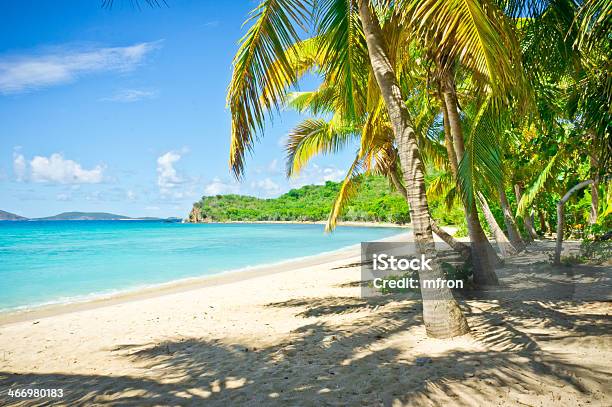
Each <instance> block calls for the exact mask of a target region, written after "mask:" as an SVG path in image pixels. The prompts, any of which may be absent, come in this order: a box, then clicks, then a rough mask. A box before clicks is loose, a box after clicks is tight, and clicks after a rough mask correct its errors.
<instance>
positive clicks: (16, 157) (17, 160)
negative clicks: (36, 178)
mask: <svg viewBox="0 0 612 407" xmlns="http://www.w3.org/2000/svg"><path fill="white" fill-rule="evenodd" d="M26 170H27V163H26V160H25V157H24V156H23V154H18V153H13V172H14V173H15V178H16V179H17V181H24V180H25V177H26Z"/></svg>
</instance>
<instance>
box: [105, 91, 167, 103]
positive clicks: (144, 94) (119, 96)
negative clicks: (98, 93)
mask: <svg viewBox="0 0 612 407" xmlns="http://www.w3.org/2000/svg"><path fill="white" fill-rule="evenodd" d="M156 97H157V91H154V90H142V89H122V90H119V91H117V92H115V94H114V95H113V96H111V97H108V98H103V99H101V100H102V101H104V102H121V103H132V102H138V101H139V100H146V99H154V98H156Z"/></svg>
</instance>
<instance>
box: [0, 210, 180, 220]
mask: <svg viewBox="0 0 612 407" xmlns="http://www.w3.org/2000/svg"><path fill="white" fill-rule="evenodd" d="M2 220H7V221H27V220H35V221H55V220H165V221H169V222H180V221H181V219H180V218H153V217H142V218H132V217H129V216H124V215H116V214H114V213H107V212H62V213H60V214H57V215H53V216H46V217H44V218H32V219H29V218H26V217H23V216H19V215H15V214H14V213H10V212H6V211H0V221H2Z"/></svg>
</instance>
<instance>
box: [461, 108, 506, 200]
mask: <svg viewBox="0 0 612 407" xmlns="http://www.w3.org/2000/svg"><path fill="white" fill-rule="evenodd" d="M490 101H491V99H490V98H487V99H486V100H485V102H484V103H482V105H481V106H480V109H479V111H478V114H477V115H476V117H475V118H474V120H473V124H472V131H471V132H470V136H469V139H468V141H467V144H466V148H465V153H464V155H463V158H462V159H461V162H460V163H459V168H458V183H459V186H460V191H461V194H462V197H463V200H464V202H465V203H466V204H467V205H468V206H471V205H472V204H473V202H474V195H475V193H476V191H478V190H487V189H489V190H491V189H492V190H495V189H496V188H497V186H499V185H502V183H503V178H504V174H503V168H502V160H501V152H500V149H499V145H500V142H499V135H500V133H501V128H500V123H499V117H498V115H497V113H496V112H495V109H493V108H492V107H491V103H490Z"/></svg>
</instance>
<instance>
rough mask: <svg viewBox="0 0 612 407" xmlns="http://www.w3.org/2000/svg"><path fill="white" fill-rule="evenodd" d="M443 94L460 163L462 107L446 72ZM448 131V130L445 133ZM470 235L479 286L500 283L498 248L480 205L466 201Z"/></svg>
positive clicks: (457, 159)
mask: <svg viewBox="0 0 612 407" xmlns="http://www.w3.org/2000/svg"><path fill="white" fill-rule="evenodd" d="M442 93H443V96H444V104H445V105H446V113H447V116H448V125H449V127H450V134H451V135H452V140H453V147H454V150H455V155H456V157H457V158H456V161H457V162H460V161H461V159H462V158H463V152H464V151H465V147H464V140H463V129H462V128H461V119H460V117H459V107H458V105H457V93H456V90H455V82H454V78H453V77H452V75H451V74H450V73H446V74H445V75H444V80H443V84H442ZM445 134H446V133H445ZM464 206H465V215H466V222H467V227H468V235H469V237H470V243H471V248H472V265H473V267H474V282H475V283H476V284H479V285H495V284H497V283H498V281H497V276H496V275H495V269H494V267H493V265H494V264H495V263H496V262H497V256H496V254H495V250H494V249H493V247H492V246H491V243H490V242H489V240H488V239H487V236H486V235H485V233H484V230H482V226H481V225H480V220H479V219H478V210H477V208H476V205H475V204H474V203H472V204H471V205H470V204H469V203H468V202H464Z"/></svg>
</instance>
